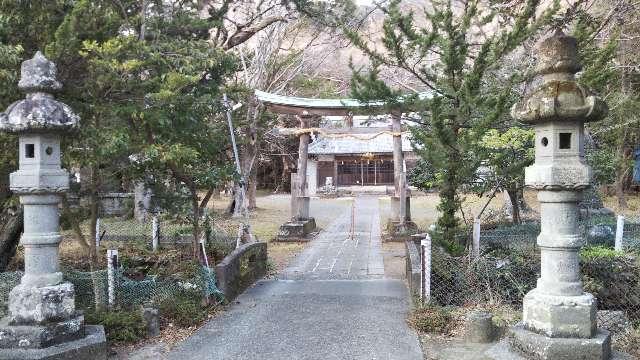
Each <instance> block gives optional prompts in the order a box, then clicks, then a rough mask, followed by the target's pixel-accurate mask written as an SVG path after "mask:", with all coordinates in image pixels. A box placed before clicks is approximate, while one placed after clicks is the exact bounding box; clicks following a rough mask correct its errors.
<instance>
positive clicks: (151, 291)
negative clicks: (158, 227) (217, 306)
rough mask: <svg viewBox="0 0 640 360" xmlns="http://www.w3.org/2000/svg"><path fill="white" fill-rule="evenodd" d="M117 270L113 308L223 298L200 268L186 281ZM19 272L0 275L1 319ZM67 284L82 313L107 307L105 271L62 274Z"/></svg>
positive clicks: (208, 271) (212, 278)
mask: <svg viewBox="0 0 640 360" xmlns="http://www.w3.org/2000/svg"><path fill="white" fill-rule="evenodd" d="M125 273H126V271H125V269H123V268H120V269H118V270H116V271H114V275H115V276H114V279H115V281H114V287H113V289H114V294H115V296H114V300H115V301H114V303H113V308H117V309H133V308H135V307H139V306H154V305H158V304H160V303H162V302H163V301H165V300H170V299H173V298H175V297H177V296H185V295H187V296H192V297H198V298H210V299H214V300H216V301H218V302H222V301H223V300H224V297H223V295H222V292H220V290H219V289H218V287H217V286H216V278H215V273H214V272H213V270H211V269H209V268H206V267H200V268H199V269H198V271H197V272H196V273H195V274H193V275H192V276H190V277H187V278H186V279H184V278H183V279H179V278H171V277H165V278H160V277H158V276H147V277H145V278H143V279H131V278H129V277H127V276H126V275H125ZM22 274H23V273H22V272H20V271H15V272H4V273H0V317H2V316H5V315H6V314H7V302H8V299H9V292H10V291H11V289H12V288H13V287H15V286H16V285H18V283H19V282H20V278H21V277H22ZM64 277H65V280H66V281H69V282H71V283H72V284H73V285H74V288H75V295H76V307H77V308H78V309H81V310H90V309H95V308H96V305H100V306H101V307H102V308H107V307H108V299H109V294H108V289H109V282H108V274H107V270H98V271H93V272H84V271H75V270H69V271H65V272H64Z"/></svg>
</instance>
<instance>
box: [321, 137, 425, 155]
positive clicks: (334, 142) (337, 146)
mask: <svg viewBox="0 0 640 360" xmlns="http://www.w3.org/2000/svg"><path fill="white" fill-rule="evenodd" d="M363 135H364V134H352V135H341V136H340V137H325V136H319V137H318V138H316V139H315V140H314V141H313V142H312V143H310V144H309V154H312V155H337V154H366V153H372V154H382V153H392V152H393V135H392V134H391V133H388V132H380V133H377V134H367V135H365V136H363ZM402 151H403V152H410V151H413V148H412V146H411V140H410V133H408V132H405V133H402Z"/></svg>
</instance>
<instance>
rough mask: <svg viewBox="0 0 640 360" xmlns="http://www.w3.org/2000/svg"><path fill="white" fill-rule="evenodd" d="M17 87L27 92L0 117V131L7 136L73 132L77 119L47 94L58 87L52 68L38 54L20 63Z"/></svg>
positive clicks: (60, 85)
mask: <svg viewBox="0 0 640 360" xmlns="http://www.w3.org/2000/svg"><path fill="white" fill-rule="evenodd" d="M20 70H21V71H20V72H21V73H20V82H19V83H18V87H19V88H20V90H22V91H24V92H26V93H27V96H26V98H25V99H23V100H19V101H16V102H14V103H13V104H11V105H9V107H8V108H7V110H6V111H5V112H4V113H2V114H0V131H6V132H11V133H41V132H68V131H73V130H76V129H77V128H78V126H79V123H80V117H79V116H78V115H77V114H75V113H74V112H73V110H71V108H70V107H69V106H67V105H66V104H63V103H61V102H59V101H56V100H55V99H54V98H53V95H52V94H51V93H54V92H56V91H58V90H60V89H61V88H62V84H61V83H60V82H59V81H58V80H57V79H56V74H57V70H56V65H55V64H54V63H53V62H51V61H49V60H48V59H47V58H46V57H44V55H42V53H41V52H39V51H38V52H37V53H36V54H35V55H34V56H33V58H32V59H31V60H27V61H25V62H23V63H22V67H21V69H20Z"/></svg>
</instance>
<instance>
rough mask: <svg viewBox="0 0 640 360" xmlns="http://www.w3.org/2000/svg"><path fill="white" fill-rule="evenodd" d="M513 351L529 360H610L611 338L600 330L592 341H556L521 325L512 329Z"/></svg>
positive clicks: (510, 332)
mask: <svg viewBox="0 0 640 360" xmlns="http://www.w3.org/2000/svg"><path fill="white" fill-rule="evenodd" d="M509 344H510V345H511V349H512V350H513V351H515V352H517V353H520V354H522V355H524V357H525V358H527V359H539V360H574V359H581V360H609V359H614V358H615V357H612V354H611V335H610V334H609V332H608V331H606V330H601V329H599V330H597V331H596V333H595V335H594V336H592V337H591V338H588V339H584V338H552V337H548V336H545V335H540V334H537V333H535V332H533V331H529V330H527V329H525V328H524V325H522V324H518V325H516V326H514V327H512V328H511V329H509Z"/></svg>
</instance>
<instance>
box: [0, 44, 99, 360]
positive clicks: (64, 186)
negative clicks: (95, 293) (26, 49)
mask: <svg viewBox="0 0 640 360" xmlns="http://www.w3.org/2000/svg"><path fill="white" fill-rule="evenodd" d="M18 87H19V88H20V90H22V91H24V92H26V94H27V96H26V98H25V99H24V100H20V101H17V102H15V103H13V104H11V105H10V106H9V108H7V110H6V112H5V113H3V114H0V131H5V132H9V133H15V134H17V135H18V144H19V169H18V171H16V172H14V173H12V174H11V176H10V186H11V190H12V191H13V192H14V193H16V194H18V195H19V196H20V202H21V203H22V205H23V206H24V233H23V234H22V237H21V239H20V243H21V244H22V246H23V247H24V264H25V272H24V276H23V277H22V279H21V281H20V284H19V285H18V286H16V287H15V288H13V289H12V290H11V292H10V293H9V315H8V316H7V317H6V318H4V319H2V320H0V359H23V358H24V359H40V358H46V359H58V358H65V359H66V358H68V357H69V356H70V354H73V355H74V356H75V357H77V358H89V357H90V358H95V359H105V358H106V347H105V336H104V329H103V328H102V327H101V326H85V325H84V317H83V316H82V314H81V313H79V312H77V311H76V308H75V296H74V288H73V284H71V283H69V282H64V281H63V277H62V273H61V272H60V268H59V263H58V259H59V256H58V245H59V243H60V240H61V235H60V232H59V210H58V205H59V203H60V201H61V195H62V194H63V193H64V192H66V191H67V190H68V189H69V174H68V173H67V172H66V171H65V170H63V169H62V168H61V163H60V140H61V138H62V136H63V134H65V133H68V132H71V131H74V130H76V129H77V128H78V126H79V121H80V118H79V117H78V115H76V114H75V113H74V112H73V111H72V110H71V108H70V107H69V106H67V105H65V104H63V103H61V102H58V101H56V100H55V99H54V98H53V95H52V94H51V93H53V92H55V91H57V90H59V89H60V88H61V87H62V84H60V82H58V81H57V79H56V66H55V64H54V63H52V62H51V61H49V60H47V59H46V58H45V57H44V56H43V55H42V54H41V53H40V52H37V53H36V54H35V56H34V57H33V59H31V60H27V61H25V62H23V63H22V68H21V78H20V82H19V83H18Z"/></svg>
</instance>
